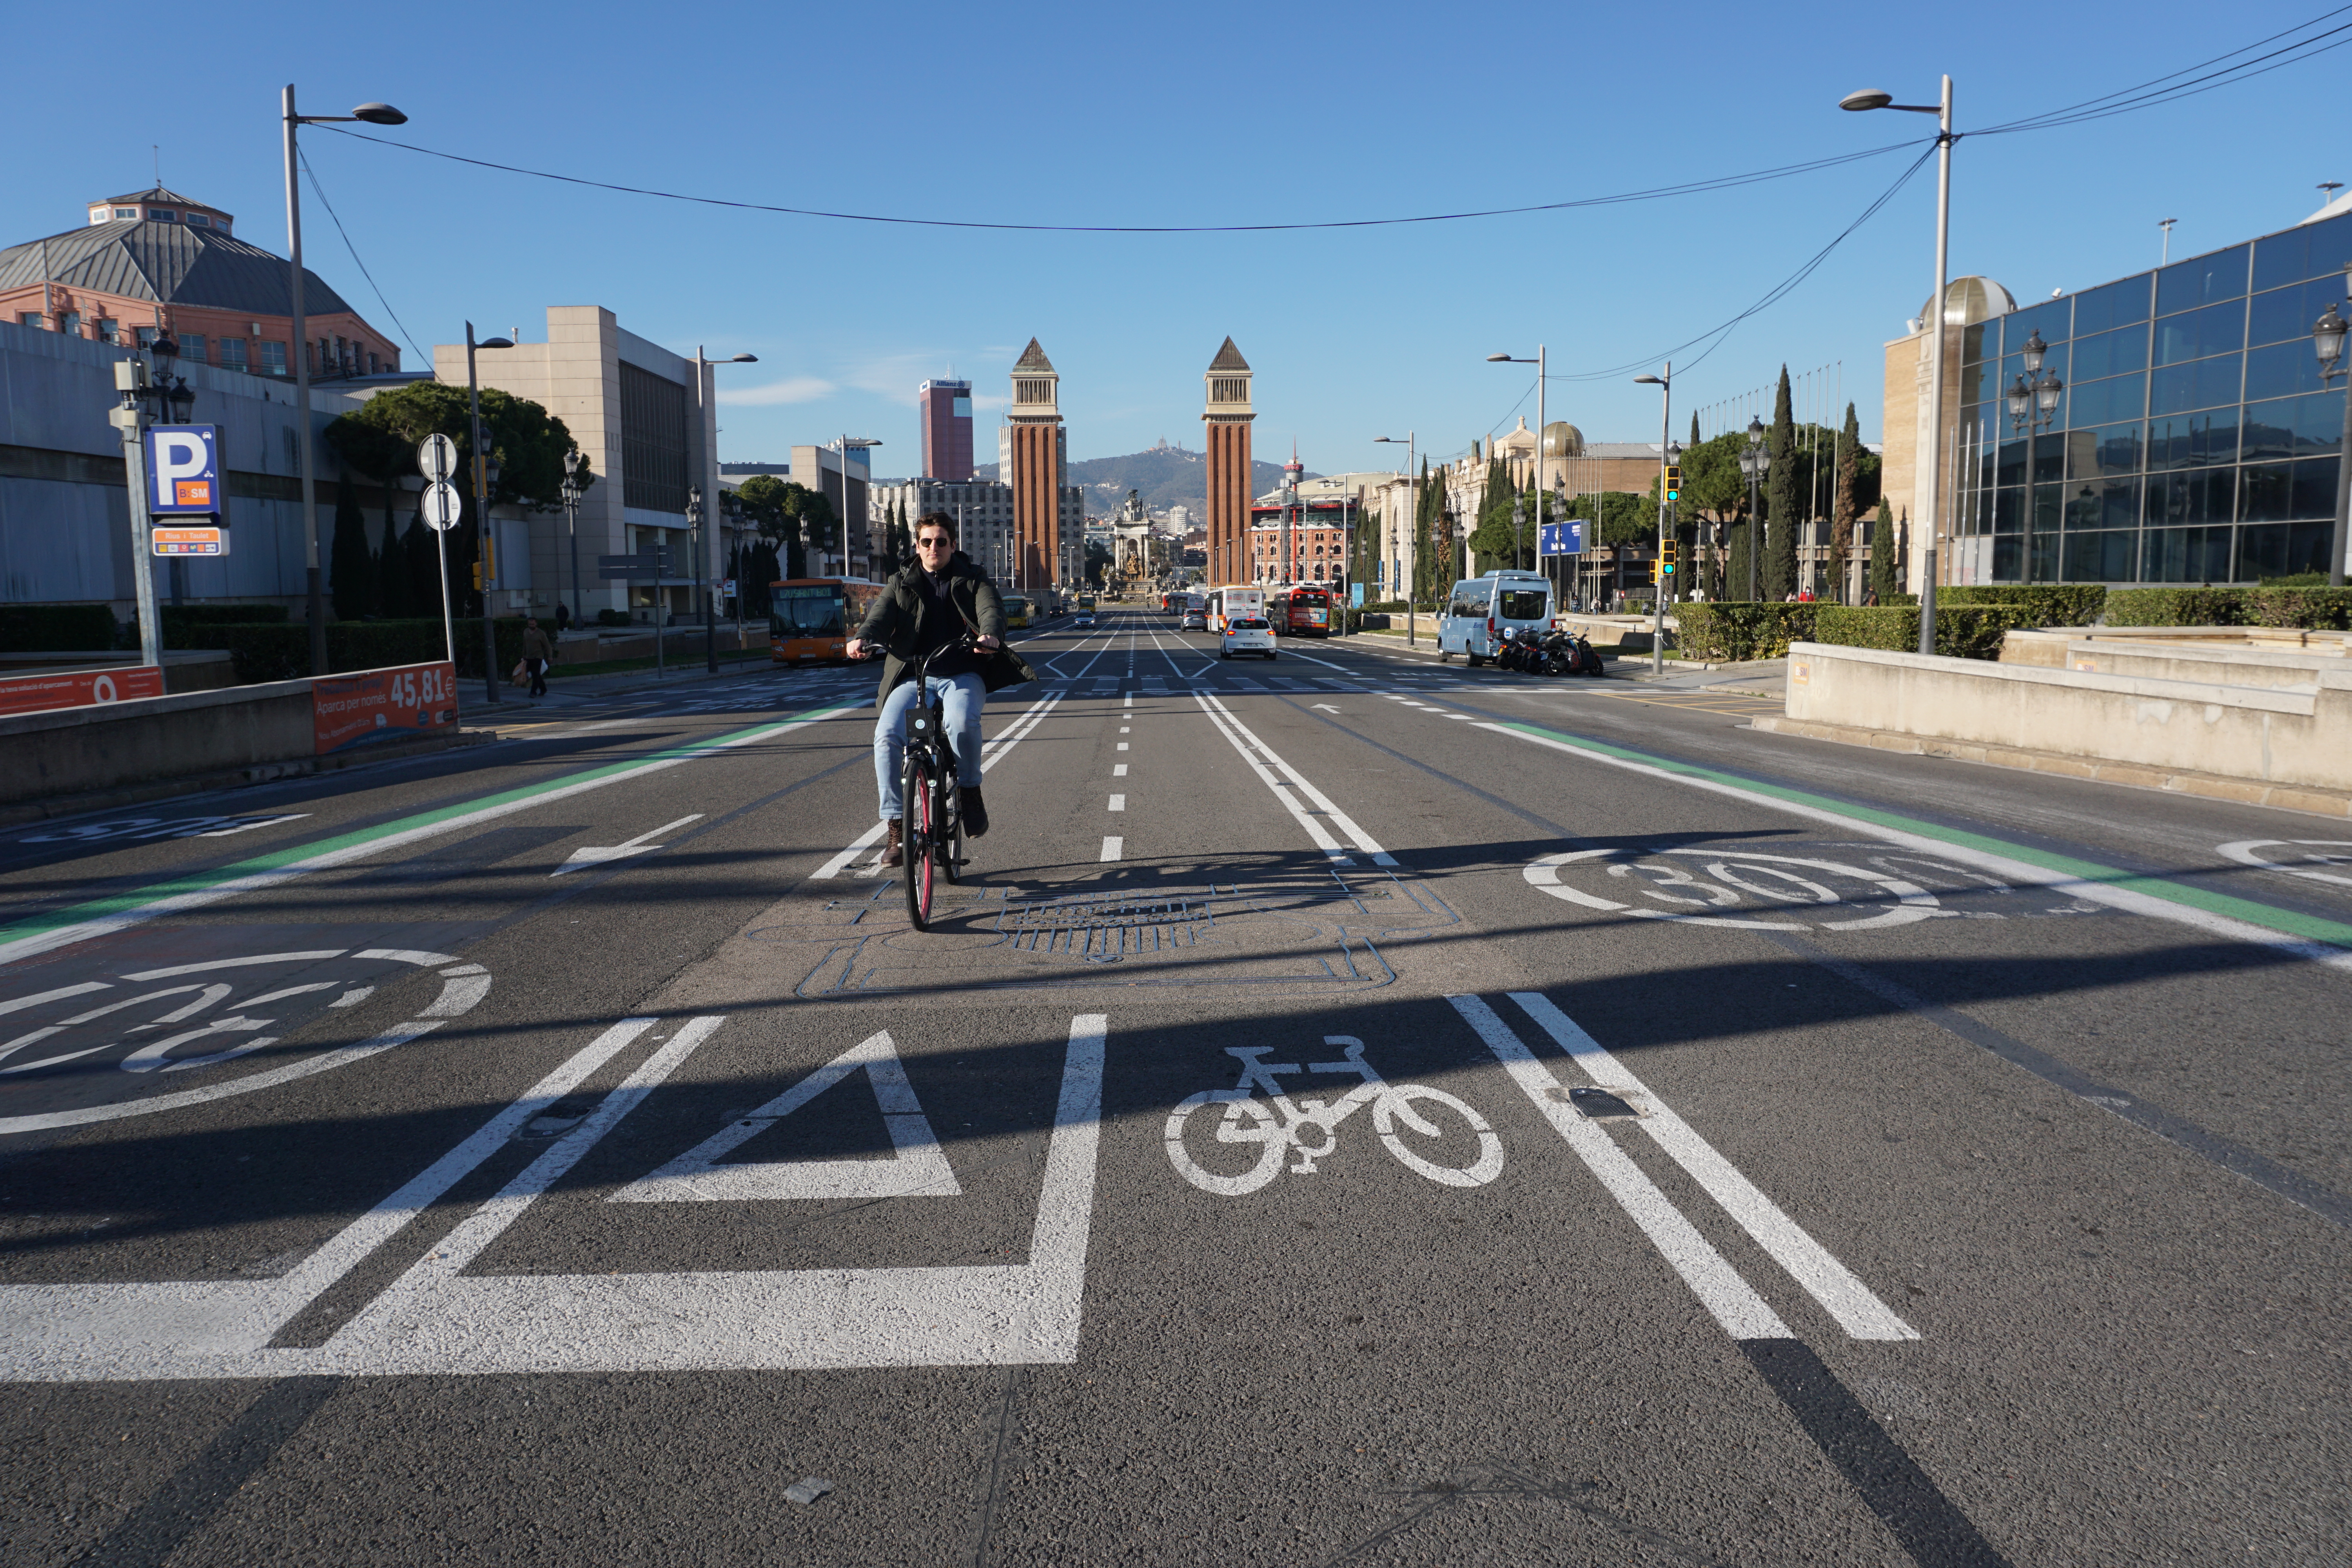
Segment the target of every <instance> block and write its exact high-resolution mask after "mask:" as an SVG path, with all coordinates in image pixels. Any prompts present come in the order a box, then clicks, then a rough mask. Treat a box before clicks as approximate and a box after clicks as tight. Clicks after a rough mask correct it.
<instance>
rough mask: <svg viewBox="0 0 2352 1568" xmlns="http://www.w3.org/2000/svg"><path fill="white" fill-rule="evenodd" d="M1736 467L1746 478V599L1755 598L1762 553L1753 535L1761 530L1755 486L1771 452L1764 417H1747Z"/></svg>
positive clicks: (1761, 479)
mask: <svg viewBox="0 0 2352 1568" xmlns="http://www.w3.org/2000/svg"><path fill="white" fill-rule="evenodd" d="M1739 471H1740V473H1741V474H1743V475H1745V476H1746V477H1747V479H1748V603H1749V604H1751V605H1752V604H1754V603H1755V602H1756V558H1757V556H1759V555H1760V554H1762V553H1763V552H1762V551H1761V550H1759V549H1758V548H1757V545H1758V539H1757V536H1758V535H1759V533H1761V532H1762V530H1761V529H1760V528H1759V527H1758V526H1757V525H1758V523H1759V521H1760V519H1759V511H1758V503H1757V497H1756V487H1757V486H1759V485H1760V484H1762V483H1763V482H1764V476H1765V475H1766V474H1769V473H1770V472H1771V471H1772V454H1771V453H1770V452H1769V451H1767V450H1765V448H1764V421H1762V420H1761V419H1750V420H1748V449H1747V450H1746V451H1744V452H1742V453H1740V454H1739Z"/></svg>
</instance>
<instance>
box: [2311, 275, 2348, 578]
mask: <svg viewBox="0 0 2352 1568" xmlns="http://www.w3.org/2000/svg"><path fill="white" fill-rule="evenodd" d="M2344 291H2345V293H2346V295H2347V297H2352V262H2347V263H2346V265H2345V268H2344ZM2347 328H2352V322H2347V321H2345V320H2344V317H2343V315H2342V314H2341V313H2340V312H2339V311H2337V310H2336V306H2335V304H2334V303H2333V302H2330V303H2329V305H2328V307H2327V313H2326V314H2325V315H2323V316H2321V317H2320V318H2319V320H2318V321H2315V322H2313V323H2312V326H2311V346H2312V347H2313V348H2315V349H2316V350H2317V351H2318V352H2319V384H2320V385H2322V386H2326V384H2328V383H2330V382H2332V381H2334V380H2335V379H2336V377H2337V376H2339V375H2342V374H2345V371H2346V368H2347V367H2346V365H2345V363H2344V334H2345V332H2346V331H2347ZM2347 386H2352V384H2347ZM2347 512H2352V389H2348V390H2347V391H2346V393H2345V395H2344V440H2343V444H2342V445H2341V446H2339V447H2336V533H2335V536H2334V542H2332V543H2331V544H2330V545H2329V546H2328V550H2327V583H2328V586H2330V587H2332V588H2341V587H2342V586H2344V550H2345V545H2346V542H2347V541H2346V536H2347V532H2352V525H2347Z"/></svg>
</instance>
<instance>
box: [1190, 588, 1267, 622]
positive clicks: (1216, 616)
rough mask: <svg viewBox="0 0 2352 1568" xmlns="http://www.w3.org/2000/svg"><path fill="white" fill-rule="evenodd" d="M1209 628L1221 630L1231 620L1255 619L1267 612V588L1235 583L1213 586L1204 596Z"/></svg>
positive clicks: (1203, 603)
mask: <svg viewBox="0 0 2352 1568" xmlns="http://www.w3.org/2000/svg"><path fill="white" fill-rule="evenodd" d="M1202 598H1203V602H1202V609H1203V610H1204V611H1206V613H1207V615H1208V619H1209V630H1211V631H1213V632H1221V631H1223V630H1224V629H1225V624H1226V623H1227V622H1229V621H1246V620H1255V619H1256V618H1257V617H1259V616H1263V615H1265V589H1263V588H1256V587H1244V585H1242V584H1238V583H1235V584H1227V585H1226V586H1224V587H1222V588H1212V589H1210V590H1209V591H1208V593H1207V594H1206V595H1203V596H1202Z"/></svg>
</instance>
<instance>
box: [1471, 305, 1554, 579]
mask: <svg viewBox="0 0 2352 1568" xmlns="http://www.w3.org/2000/svg"><path fill="white" fill-rule="evenodd" d="M1486 363H1488V364H1532V365H1534V366H1535V367H1536V468H1535V479H1536V482H1535V485H1534V493H1535V495H1536V497H1537V501H1536V521H1537V523H1538V524H1541V523H1542V521H1543V500H1542V497H1543V492H1544V393H1545V392H1546V391H1547V390H1548V387H1547V384H1546V381H1545V377H1544V346H1543V344H1541V343H1538V344H1537V345H1536V357H1535V358H1534V359H1532V360H1524V359H1513V358H1512V357H1511V356H1510V355H1508V354H1488V355H1487V356H1486ZM1522 542H1523V540H1522V537H1521V534H1520V532H1519V512H1518V509H1517V507H1514V508H1512V509H1511V570H1512V571H1514V572H1516V571H1517V570H1518V569H1519V549H1520V546H1521V544H1522Z"/></svg>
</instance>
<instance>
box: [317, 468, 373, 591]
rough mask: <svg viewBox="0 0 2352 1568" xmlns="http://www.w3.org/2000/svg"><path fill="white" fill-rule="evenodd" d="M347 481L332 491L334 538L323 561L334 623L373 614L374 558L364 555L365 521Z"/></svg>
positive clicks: (366, 552) (371, 555)
mask: <svg viewBox="0 0 2352 1568" xmlns="http://www.w3.org/2000/svg"><path fill="white" fill-rule="evenodd" d="M335 490H336V499H335V536H334V541H333V542H332V543H331V545H330V546H329V549H330V552H331V553H330V554H329V556H328V558H327V591H328V595H329V596H330V598H331V600H332V602H333V604H334V606H335V619H337V620H339V621H356V620H358V619H359V618H360V617H361V616H372V615H373V614H375V605H376V591H375V557H374V556H373V554H371V553H370V552H369V551H368V540H367V520H366V519H365V518H363V517H362V516H361V515H360V503H359V502H358V500H355V499H354V498H353V497H352V484H351V481H350V480H349V479H346V480H344V481H343V482H342V483H341V484H340V485H338V486H336V487H335Z"/></svg>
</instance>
